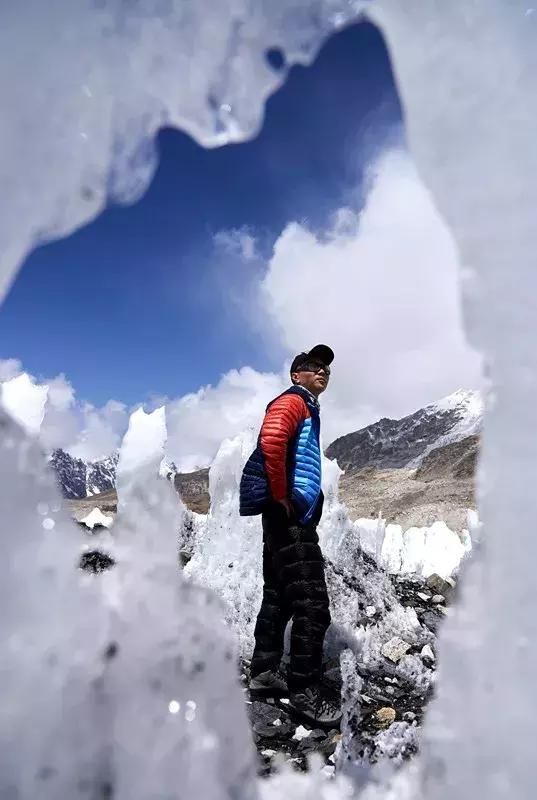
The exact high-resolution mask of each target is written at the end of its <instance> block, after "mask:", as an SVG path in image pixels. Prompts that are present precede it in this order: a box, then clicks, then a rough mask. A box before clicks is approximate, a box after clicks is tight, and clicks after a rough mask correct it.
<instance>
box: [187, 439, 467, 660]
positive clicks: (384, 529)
mask: <svg viewBox="0 0 537 800" xmlns="http://www.w3.org/2000/svg"><path fill="white" fill-rule="evenodd" d="M254 447H255V436H254V434H253V433H252V432H247V433H244V434H243V435H241V436H238V437H236V438H235V439H229V440H227V441H225V442H224V443H223V444H222V446H221V448H220V450H219V452H218V454H217V456H216V458H215V461H214V463H213V465H212V467H211V470H210V473H209V490H210V495H211V509H210V513H209V514H208V516H207V517H203V516H201V515H195V516H193V518H192V519H193V522H192V526H193V528H194V530H193V531H192V530H191V528H190V527H187V529H186V531H185V533H186V535H187V537H188V538H189V541H188V542H180V547H181V549H184V548H185V547H188V548H189V552H190V553H191V559H190V561H189V563H188V565H187V566H186V568H185V574H186V575H187V576H188V577H190V578H192V579H193V580H195V581H196V583H198V584H200V585H202V586H208V587H210V588H211V589H213V590H214V592H215V593H216V594H217V595H218V597H220V598H222V600H223V601H224V603H225V607H226V619H227V621H228V623H229V624H230V625H231V626H232V627H233V628H234V630H235V631H236V632H237V634H238V637H239V641H240V647H241V653H242V655H243V656H245V657H246V658H249V657H250V655H251V652H252V649H253V629H254V626H255V619H256V615H257V611H258V609H259V605H260V603H261V593H262V564H261V556H262V543H261V525H260V521H259V518H257V517H240V516H239V483H240V478H241V473H242V469H243V466H244V464H245V462H246V459H247V458H248V456H249V455H250V453H251V452H252V450H253V448H254ZM339 476H340V470H339V468H338V466H337V464H336V463H335V462H331V461H329V460H328V459H326V458H324V459H323V491H324V493H325V498H326V501H325V508H324V513H323V518H322V520H321V524H320V526H319V540H320V543H321V547H322V550H323V553H324V554H325V556H326V558H327V559H328V561H329V563H330V564H331V565H332V566H333V568H334V569H335V570H336V572H339V573H344V574H346V575H348V576H349V577H350V578H352V579H353V580H356V579H357V577H358V574H359V570H360V568H361V567H360V564H361V563H362V560H363V554H366V555H369V556H371V557H372V559H374V560H375V561H376V563H377V564H378V566H379V567H382V569H383V570H385V571H386V572H387V573H389V574H417V575H422V576H424V577H428V576H429V575H431V574H433V573H436V574H439V575H441V576H442V577H449V576H451V575H452V574H454V573H456V572H457V571H458V569H459V566H460V564H461V561H462V559H463V558H464V557H465V555H466V554H467V553H468V552H469V551H470V550H471V537H470V535H469V533H468V532H467V531H465V532H464V534H463V536H462V537H461V536H459V535H458V534H457V533H455V532H453V531H450V530H449V528H447V526H446V525H445V524H444V523H442V522H438V523H435V524H434V525H433V526H432V527H430V528H411V529H409V530H408V531H405V532H403V530H402V528H401V526H400V525H388V526H385V523H384V520H367V519H364V520H358V521H356V522H354V523H353V522H351V520H350V518H349V516H348V513H347V510H346V509H345V507H344V506H343V505H342V504H341V503H340V501H339V499H338V493H337V484H338V480H339ZM475 524H476V525H477V523H475ZM191 538H192V539H193V542H192V541H190V539H191ZM370 572H371V574H369V573H368V575H367V577H366V576H364V577H363V586H362V587H361V592H362V597H360V602H362V601H363V604H364V605H369V606H375V607H376V608H378V609H388V608H390V607H391V606H392V605H394V604H395V601H394V597H393V591H392V589H391V585H390V584H389V582H388V580H387V578H383V577H382V575H383V572H382V571H381V570H380V569H377V573H376V574H373V571H370ZM330 574H331V573H330V572H329V575H330ZM375 582H376V583H377V584H378V585H377V586H375ZM351 594H353V595H355V594H356V593H355V592H354V593H351ZM344 596H345V592H344V590H343V589H342V587H341V586H340V585H339V581H338V579H337V578H335V577H334V580H333V585H332V606H333V608H335V609H336V617H335V621H336V622H338V623H342V624H345V625H346V626H347V629H348V630H349V631H352V630H353V629H354V628H356V625H357V620H358V619H359V613H358V608H357V606H356V602H357V601H358V597H357V596H353V598H352V602H351V605H349V603H348V599H349V598H346V599H343V598H344ZM364 598H365V599H366V600H367V601H366V600H365V599H364ZM351 609H352V611H351ZM353 615H354V616H353Z"/></svg>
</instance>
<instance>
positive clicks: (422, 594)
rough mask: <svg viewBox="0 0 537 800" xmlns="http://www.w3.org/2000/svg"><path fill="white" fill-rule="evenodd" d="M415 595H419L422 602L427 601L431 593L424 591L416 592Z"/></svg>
mask: <svg viewBox="0 0 537 800" xmlns="http://www.w3.org/2000/svg"><path fill="white" fill-rule="evenodd" d="M416 596H417V597H419V598H420V600H423V602H424V603H428V602H429V600H430V599H431V595H430V594H425V592H416Z"/></svg>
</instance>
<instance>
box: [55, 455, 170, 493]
mask: <svg viewBox="0 0 537 800" xmlns="http://www.w3.org/2000/svg"><path fill="white" fill-rule="evenodd" d="M118 459H119V452H115V453H112V455H111V456H109V457H108V458H103V459H101V460H100V461H83V460H82V459H80V458H74V457H73V456H72V455H70V454H69V453H66V452H65V450H54V452H53V453H52V455H51V457H50V464H51V466H52V468H53V469H54V471H55V473H56V476H57V478H58V482H59V484H60V488H61V490H62V493H63V495H64V497H68V498H70V499H71V500H74V499H78V498H83V497H91V496H92V495H94V494H100V493H101V492H108V491H110V489H115V488H116V470H117V464H118ZM176 472H177V467H176V466H175V464H174V463H173V462H171V461H166V460H163V461H162V464H161V465H160V474H161V475H162V477H164V478H168V480H173V479H174V477H175V474H176Z"/></svg>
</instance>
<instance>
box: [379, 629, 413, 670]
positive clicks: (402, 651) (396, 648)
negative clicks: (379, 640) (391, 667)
mask: <svg viewBox="0 0 537 800" xmlns="http://www.w3.org/2000/svg"><path fill="white" fill-rule="evenodd" d="M410 647H411V645H409V644H408V642H405V640H404V639H401V638H399V636H392V638H391V639H389V640H388V641H387V642H386V643H385V644H384V645H383V646H382V650H381V653H382V655H383V656H384V657H385V658H387V659H389V661H392V662H393V663H394V664H397V662H398V661H400V660H401V659H402V658H403V656H404V655H406V654H407V653H408V651H409V650H410Z"/></svg>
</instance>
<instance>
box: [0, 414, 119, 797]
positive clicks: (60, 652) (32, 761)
mask: <svg viewBox="0 0 537 800" xmlns="http://www.w3.org/2000/svg"><path fill="white" fill-rule="evenodd" d="M0 434H1V435H0V508H1V509H2V531H3V533H4V541H3V557H2V560H1V566H0V571H1V576H0V605H1V607H2V619H1V626H0V631H1V640H2V647H1V648H0V679H1V682H2V691H3V695H2V696H3V700H2V713H1V715H0V796H2V797H6V798H7V797H17V798H20V800H32V798H36V797H39V798H42V800H56V799H57V798H58V797H72V798H82V797H97V796H102V794H103V793H104V791H105V789H104V787H105V785H106V783H107V780H108V777H109V769H108V767H109V759H108V748H109V746H110V730H109V729H107V727H106V724H105V723H106V719H105V717H106V710H105V708H103V695H102V682H101V681H102V676H103V672H104V663H103V661H102V658H101V654H102V652H104V643H105V631H106V614H105V613H104V610H103V608H102V604H101V603H100V602H99V596H98V592H97V588H96V586H95V584H94V583H93V582H91V581H90V582H88V581H87V579H83V577H82V575H81V573H79V572H78V570H77V569H76V564H77V562H78V556H79V550H80V547H81V543H82V537H81V533H80V529H79V528H78V527H77V526H76V525H74V524H73V522H72V521H71V520H70V518H69V516H68V515H67V514H66V513H65V512H64V510H63V508H62V501H61V498H60V496H59V492H58V489H57V487H56V484H55V480H54V477H53V475H52V474H51V473H50V471H49V469H48V466H47V464H46V461H45V458H44V456H43V454H42V453H41V451H40V449H39V446H38V444H37V442H36V440H35V439H34V438H33V437H32V438H29V437H28V435H27V434H26V433H25V432H24V431H23V430H22V429H21V428H19V427H18V426H17V424H16V423H15V422H13V421H12V420H11V419H10V418H9V417H8V416H7V415H6V414H5V413H4V412H2V411H0Z"/></svg>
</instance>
